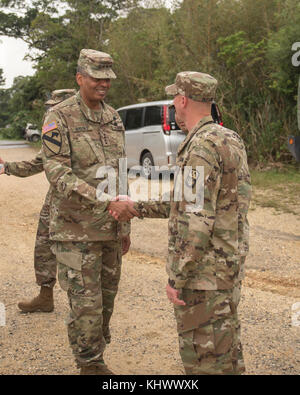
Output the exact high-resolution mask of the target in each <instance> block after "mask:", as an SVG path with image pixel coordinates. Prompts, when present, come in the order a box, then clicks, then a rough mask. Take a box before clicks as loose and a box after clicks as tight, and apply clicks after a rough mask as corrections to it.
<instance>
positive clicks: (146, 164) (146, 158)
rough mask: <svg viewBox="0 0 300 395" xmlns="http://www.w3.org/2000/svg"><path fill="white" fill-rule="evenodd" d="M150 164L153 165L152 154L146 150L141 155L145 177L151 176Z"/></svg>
mask: <svg viewBox="0 0 300 395" xmlns="http://www.w3.org/2000/svg"><path fill="white" fill-rule="evenodd" d="M151 166H154V161H153V158H152V155H151V154H150V152H146V153H145V154H144V155H143V156H142V168H143V170H142V171H143V176H144V177H145V178H150V177H151Z"/></svg>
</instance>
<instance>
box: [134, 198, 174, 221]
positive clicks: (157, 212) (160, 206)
mask: <svg viewBox="0 0 300 395" xmlns="http://www.w3.org/2000/svg"><path fill="white" fill-rule="evenodd" d="M170 207H171V203H170V201H161V202H157V201H154V200H150V201H149V202H141V201H140V202H137V203H135V204H134V208H135V210H136V211H137V212H138V213H140V216H141V218H169V215H170Z"/></svg>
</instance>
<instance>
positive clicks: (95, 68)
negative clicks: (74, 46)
mask: <svg viewBox="0 0 300 395" xmlns="http://www.w3.org/2000/svg"><path fill="white" fill-rule="evenodd" d="M112 64H113V60H112V58H111V56H110V55H109V54H107V53H105V52H100V51H95V50H94V49H82V50H81V51H80V56H79V59H78V66H79V67H81V69H82V70H83V71H85V72H86V73H87V74H88V75H90V76H91V77H94V78H103V79H105V78H110V79H111V78H117V77H116V75H115V73H114V72H113V71H112V68H111V67H112Z"/></svg>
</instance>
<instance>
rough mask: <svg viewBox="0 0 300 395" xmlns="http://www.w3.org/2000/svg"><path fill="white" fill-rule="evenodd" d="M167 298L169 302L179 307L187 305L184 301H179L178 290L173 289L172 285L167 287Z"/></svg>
mask: <svg viewBox="0 0 300 395" xmlns="http://www.w3.org/2000/svg"><path fill="white" fill-rule="evenodd" d="M166 291H167V297H168V299H169V301H170V302H171V303H173V304H176V305H177V306H185V305H186V303H185V302H184V301H183V300H180V299H179V291H178V289H175V288H172V287H171V285H170V284H167V286H166Z"/></svg>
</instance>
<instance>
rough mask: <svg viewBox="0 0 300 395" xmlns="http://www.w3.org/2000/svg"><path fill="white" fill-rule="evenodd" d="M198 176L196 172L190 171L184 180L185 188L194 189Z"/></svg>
mask: <svg viewBox="0 0 300 395" xmlns="http://www.w3.org/2000/svg"><path fill="white" fill-rule="evenodd" d="M199 176H200V173H199V172H198V171H197V170H195V169H191V170H190V172H189V173H188V175H187V177H186V179H185V183H186V186H187V187H189V188H194V186H195V184H196V182H197V180H198V178H199Z"/></svg>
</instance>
